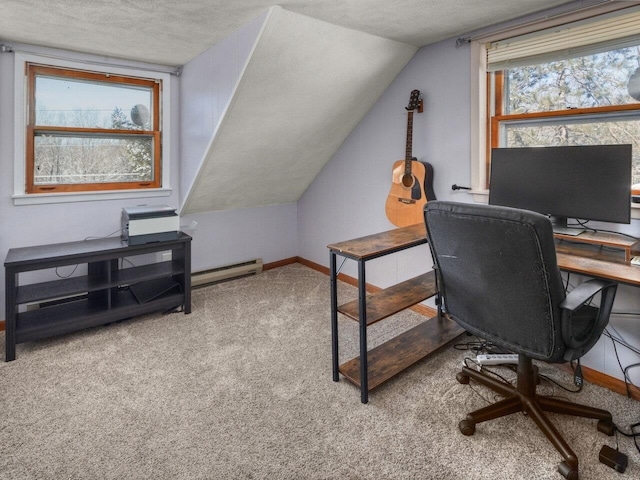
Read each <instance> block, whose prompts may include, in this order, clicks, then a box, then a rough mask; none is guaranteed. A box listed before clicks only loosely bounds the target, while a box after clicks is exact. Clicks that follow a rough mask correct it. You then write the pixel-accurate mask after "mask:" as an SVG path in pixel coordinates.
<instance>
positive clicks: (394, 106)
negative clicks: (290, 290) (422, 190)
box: [298, 39, 640, 385]
mask: <svg viewBox="0 0 640 480" xmlns="http://www.w3.org/2000/svg"><path fill="white" fill-rule="evenodd" d="M470 60H471V59H470V49H469V47H468V46H466V45H465V46H462V47H460V48H456V46H455V40H454V39H452V40H448V41H444V42H440V43H438V44H435V45H431V46H428V47H424V48H422V49H420V50H419V51H418V52H417V53H416V55H415V56H414V58H413V59H412V60H411V62H410V63H409V64H408V65H407V66H406V67H405V69H404V70H403V71H402V72H401V73H400V75H399V76H398V77H397V78H396V80H395V81H394V83H393V84H392V85H391V86H390V87H389V89H388V90H387V91H386V92H385V93H384V94H383V96H382V97H381V98H380V100H379V101H378V102H377V104H376V105H375V106H374V107H373V108H372V109H371V111H370V112H369V114H368V115H367V116H366V117H365V118H364V120H363V121H362V122H361V123H360V124H359V125H358V127H357V128H356V129H355V130H354V131H353V132H352V134H351V135H350V136H349V137H348V138H347V140H346V141H345V142H344V144H343V145H342V147H341V148H340V150H339V151H338V152H337V153H336V154H335V155H334V157H333V158H332V159H331V161H330V162H329V163H328V164H327V165H326V167H325V168H324V170H323V171H322V172H321V173H320V175H318V177H317V178H316V179H315V181H314V182H313V183H312V184H311V186H310V187H309V188H308V190H307V191H306V192H305V194H304V195H303V197H302V198H301V199H300V201H299V202H298V245H299V246H298V252H299V255H300V256H301V257H303V258H306V259H308V260H311V261H313V262H316V263H319V264H321V265H324V266H328V265H329V251H328V250H327V248H326V246H327V245H328V244H330V243H333V242H338V241H342V240H348V239H351V238H356V237H360V236H363V235H368V234H372V233H377V232H381V231H385V230H389V229H392V228H394V226H393V225H392V224H391V223H390V222H389V221H388V220H387V218H386V215H385V200H386V197H387V195H388V192H389V187H390V183H391V165H392V163H393V162H394V161H395V160H399V159H403V158H404V146H405V133H406V111H405V110H404V107H405V106H406V105H407V104H408V101H409V94H410V92H411V90H413V89H418V90H420V91H421V92H422V93H423V95H424V112H423V113H415V114H414V131H413V140H414V141H413V154H414V156H415V157H417V158H418V159H419V160H421V161H427V162H429V163H431V164H432V165H433V168H434V181H433V183H434V190H435V193H436V196H437V198H438V199H439V200H454V201H462V202H472V201H473V199H472V198H471V196H470V195H468V194H467V193H464V191H456V192H454V191H452V190H451V185H452V184H454V183H457V184H458V185H463V186H468V185H469V182H470V178H471V173H470V155H471V151H470V141H471V139H470V135H471V133H470V132H471V128H470V125H471V109H470V75H471V72H470ZM613 228H616V227H613ZM622 230H625V231H626V232H627V233H631V234H633V235H635V236H640V225H639V223H638V220H634V221H633V223H632V224H631V225H630V226H626V227H625V228H623V229H622ZM340 260H341V259H340ZM431 265H432V262H431V258H430V254H429V252H428V248H427V247H426V246H421V247H418V248H414V249H411V250H407V251H405V252H402V253H400V254H394V255H389V256H386V257H382V258H380V259H376V260H373V261H370V262H367V282H369V283H371V284H373V285H376V286H379V287H383V288H384V287H386V286H389V285H392V284H395V283H398V282H399V281H402V280H404V279H406V278H410V277H412V276H415V275H417V274H418V273H422V272H423V271H425V270H426V269H430V268H431ZM342 271H343V272H344V273H346V274H348V275H351V276H353V277H357V269H356V263H355V262H354V261H347V263H345V266H344V268H343V269H342ZM571 279H572V283H574V284H577V283H580V281H581V279H580V278H578V277H577V276H572V277H571ZM639 294H640V290H639V289H638V288H634V287H627V286H621V287H620V288H619V294H618V296H617V298H616V302H615V305H614V310H615V311H616V312H640V295H639ZM427 303H428V304H430V305H433V303H432V302H427ZM610 328H611V331H612V333H614V334H616V335H617V334H620V336H621V337H622V338H623V339H624V340H625V341H626V342H628V343H629V344H631V345H633V346H635V347H636V348H640V315H631V316H626V315H625V316H621V315H614V316H612V319H611V322H610ZM616 332H617V333H616ZM618 353H619V355H620V358H621V361H622V365H623V366H626V365H630V364H633V363H637V362H640V356H638V355H637V354H635V353H633V352H631V351H630V350H628V349H626V348H624V347H622V346H618ZM583 364H584V365H586V366H588V367H591V368H593V369H595V370H598V371H600V372H603V373H605V374H607V375H610V376H613V377H616V378H619V379H622V378H623V376H622V372H621V370H620V367H619V366H618V362H617V360H616V356H615V352H614V350H613V346H612V342H611V340H610V339H608V338H606V337H602V338H601V339H600V341H599V343H598V345H596V347H594V349H593V350H591V352H589V354H588V355H587V356H586V357H585V358H584V359H583ZM629 374H630V377H631V379H632V380H633V382H634V383H635V384H636V385H640V368H636V369H631V370H629Z"/></svg>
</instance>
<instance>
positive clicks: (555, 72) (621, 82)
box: [486, 12, 640, 194]
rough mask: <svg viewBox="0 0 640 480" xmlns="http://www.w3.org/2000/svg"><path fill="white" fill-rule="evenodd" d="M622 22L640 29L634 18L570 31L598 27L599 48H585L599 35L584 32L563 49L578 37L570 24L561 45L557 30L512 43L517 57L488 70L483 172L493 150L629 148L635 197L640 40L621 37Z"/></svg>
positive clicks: (638, 189) (639, 172)
mask: <svg viewBox="0 0 640 480" xmlns="http://www.w3.org/2000/svg"><path fill="white" fill-rule="evenodd" d="M627 24H628V25H629V27H628V28H629V31H630V32H633V33H636V32H637V31H640V30H639V29H638V25H640V13H638V12H636V13H634V15H628V16H623V15H612V16H610V17H607V18H605V19H604V20H603V21H602V22H601V23H598V22H596V21H593V22H592V23H591V24H589V25H586V26H585V25H579V26H578V27H579V28H592V29H593V28H600V29H601V30H602V31H603V32H605V34H607V35H609V37H612V38H607V42H605V43H597V44H588V42H589V41H590V39H593V38H600V37H599V36H598V35H595V34H594V33H593V32H590V34H588V35H586V34H585V35H584V37H585V42H586V44H585V45H578V46H577V47H573V48H569V47H568V46H567V45H568V43H569V41H571V40H573V38H579V37H580V35H578V34H577V33H576V31H572V30H571V28H572V27H571V26H569V27H567V30H566V31H567V34H566V36H567V39H566V41H565V40H564V39H563V40H562V41H561V40H554V38H553V37H552V36H551V35H552V34H553V35H555V34H557V31H554V32H553V33H552V34H551V33H549V34H547V35H546V36H545V34H544V33H543V34H537V35H532V36H531V37H532V39H527V38H525V39H524V40H522V39H515V41H513V42H512V45H516V46H518V48H521V50H520V52H519V53H513V54H512V56H511V58H507V59H506V60H500V59H498V60H494V64H493V65H491V64H490V65H489V68H488V70H489V71H488V73H487V80H488V81H487V87H488V88H487V91H488V99H489V102H488V105H487V107H488V108H487V112H488V119H487V122H488V128H487V133H488V135H487V156H486V158H487V171H489V168H490V153H491V149H492V148H496V147H531V146H557V145H601V144H631V145H632V146H633V171H632V177H633V180H632V192H633V193H634V194H640V37H639V36H638V35H637V34H636V35H635V36H633V35H632V36H625V35H624V31H623V29H624V28H626V27H625V25H627ZM600 25H602V26H600ZM634 25H635V26H634ZM605 29H606V30H608V33H607V31H605ZM556 30H557V29H556ZM616 36H617V37H616ZM544 41H546V42H547V45H550V46H546V47H545V46H544ZM554 41H555V43H554ZM518 42H519V43H520V44H519V45H518ZM527 42H528V43H527ZM502 43H503V45H505V46H506V47H507V48H508V47H509V46H510V45H506V44H507V43H508V41H506V42H505V41H502ZM554 45H555V47H557V46H558V45H563V46H565V47H566V48H564V50H562V51H559V52H554V51H553V48H554ZM544 48H547V49H548V51H545V50H544ZM490 49H491V46H489V47H488V48H487V50H488V51H489V52H490ZM514 50H515V49H514ZM518 55H520V58H518ZM487 178H488V176H487ZM488 183H489V180H488ZM487 187H489V185H487Z"/></svg>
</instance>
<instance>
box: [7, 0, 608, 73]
mask: <svg viewBox="0 0 640 480" xmlns="http://www.w3.org/2000/svg"><path fill="white" fill-rule="evenodd" d="M571 1H572V0H393V1H390V0H366V1H363V0H339V1H337V0H283V1H282V2H279V3H278V4H279V5H281V6H282V7H283V8H286V9H287V10H289V11H291V12H295V13H300V14H303V15H308V16H310V17H313V18H317V19H318V20H323V21H326V22H329V23H333V24H334V25H340V26H342V27H346V28H351V29H353V30H358V31H361V32H366V33H369V34H372V35H377V36H379V37H385V38H389V39H392V40H396V41H400V42H403V43H408V44H410V45H415V46H418V47H420V46H423V45H427V44H429V43H435V42H438V41H440V40H444V39H446V38H452V37H455V36H457V35H460V34H464V33H468V32H470V31H472V30H476V29H479V28H482V27H485V26H488V25H492V24H495V23H499V22H503V21H506V20H510V19H513V18H516V17H520V16H524V15H527V14H530V13H533V12H537V11H540V10H543V9H546V8H551V7H555V6H557V5H562V4H564V3H571ZM598 1H602V0H580V1H579V2H575V3H579V4H580V5H585V4H588V3H596V2H598ZM273 4H274V2H273V0H179V1H176V0H107V1H104V0H103V1H87V0H84V1H78V0H46V1H43V0H2V1H1V2H0V7H2V8H1V10H0V41H2V42H9V43H11V42H21V43H26V44H33V45H42V46H46V47H55V48H61V49H65V50H72V51H80V52H85V53H94V54H98V55H107V56H111V57H116V58H126V59H133V60H141V61H145V62H151V63H159V64H165V65H173V66H180V65H184V64H186V63H188V62H189V61H190V60H192V59H193V58H194V57H196V56H197V55H198V54H200V53H201V52H203V51H205V50H206V49H207V48H209V47H211V46H212V45H214V44H216V43H218V42H219V41H220V40H222V39H223V38H226V37H228V36H229V35H230V34H231V33H232V32H233V31H235V30H236V29H238V28H240V27H241V26H242V25H245V24H247V23H249V22H250V21H251V20H253V19H254V18H256V17H258V16H259V15H261V14H262V13H264V12H265V11H266V10H267V9H268V8H269V7H270V6H272V5H273Z"/></svg>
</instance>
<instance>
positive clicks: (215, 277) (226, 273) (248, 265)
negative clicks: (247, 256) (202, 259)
mask: <svg viewBox="0 0 640 480" xmlns="http://www.w3.org/2000/svg"><path fill="white" fill-rule="evenodd" d="M261 272H262V259H261V258H256V259H254V260H249V261H246V262H241V263H234V264H233V265H225V266H222V267H216V268H211V269H209V270H202V271H200V272H193V273H192V274H191V288H197V287H204V286H206V285H211V284H212V283H218V282H223V281H227V280H233V279H236V278H240V277H246V276H249V275H257V274H259V273H261Z"/></svg>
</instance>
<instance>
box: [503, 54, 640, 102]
mask: <svg viewBox="0 0 640 480" xmlns="http://www.w3.org/2000/svg"><path fill="white" fill-rule="evenodd" d="M639 56H640V46H635V47H629V48H621V49H619V50H612V51H609V52H604V53H596V54H593V55H587V56H584V57H579V58H572V59H567V60H561V61H556V62H549V63H543V64H539V65H532V66H527V67H519V68H512V69H509V70H507V71H506V72H507V75H506V76H505V78H506V79H507V80H506V92H505V94H506V99H505V100H506V101H505V104H506V110H507V111H506V112H505V113H507V114H517V113H533V112H547V111H555V110H566V109H572V108H591V107H603V106H608V105H626V104H630V103H638V102H637V100H634V99H633V98H632V97H631V96H630V95H629V91H628V85H629V80H630V79H631V77H632V75H633V74H634V72H635V71H636V69H638V66H639V64H638V57H639Z"/></svg>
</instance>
